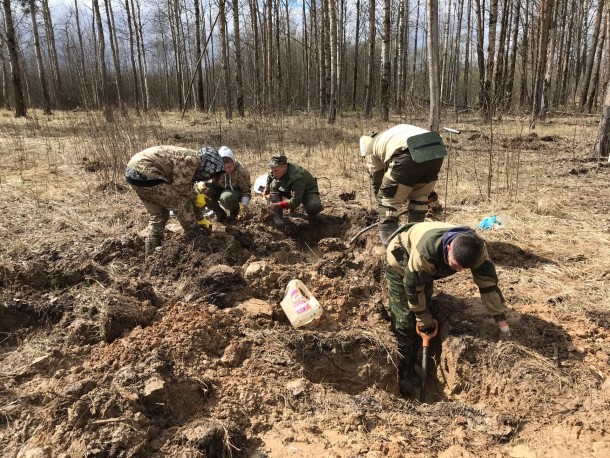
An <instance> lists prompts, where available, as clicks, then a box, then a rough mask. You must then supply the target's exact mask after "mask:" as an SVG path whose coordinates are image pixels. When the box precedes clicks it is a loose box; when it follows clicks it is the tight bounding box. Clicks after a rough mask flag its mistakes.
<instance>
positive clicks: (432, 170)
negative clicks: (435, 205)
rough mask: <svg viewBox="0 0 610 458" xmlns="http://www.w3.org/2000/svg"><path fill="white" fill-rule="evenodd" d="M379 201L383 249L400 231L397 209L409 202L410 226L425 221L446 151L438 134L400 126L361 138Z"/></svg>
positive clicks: (362, 149) (408, 126)
mask: <svg viewBox="0 0 610 458" xmlns="http://www.w3.org/2000/svg"><path fill="white" fill-rule="evenodd" d="M360 155H361V156H363V157H364V158H365V162H366V166H367V169H368V172H369V175H370V178H371V184H372V186H373V190H374V192H375V197H376V198H377V204H378V212H379V236H380V238H381V242H382V243H383V245H384V246H387V238H388V237H389V236H390V235H391V234H392V233H393V232H394V231H395V230H396V229H398V207H399V206H400V205H402V204H403V203H404V202H406V201H407V200H408V201H409V207H408V218H409V222H410V223H417V222H422V221H424V219H425V217H426V212H427V211H428V204H429V203H430V199H433V196H436V193H435V192H434V187H435V185H436V181H437V180H438V174H439V171H440V169H441V166H442V165H443V158H444V156H446V155H447V150H446V149H445V146H444V145H443V141H442V140H441V137H440V135H439V134H438V132H430V131H428V130H426V129H422V128H421V127H417V126H413V125H410V124H399V125H397V126H394V127H392V128H391V129H388V130H386V131H384V132H381V133H377V132H371V133H370V134H368V135H363V136H362V137H360Z"/></svg>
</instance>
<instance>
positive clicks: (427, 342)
mask: <svg viewBox="0 0 610 458" xmlns="http://www.w3.org/2000/svg"><path fill="white" fill-rule="evenodd" d="M415 330H416V331H417V335H419V337H421V340H422V346H423V347H428V346H429V345H430V340H431V339H433V338H434V337H436V334H438V321H437V320H434V331H432V332H431V333H429V334H426V333H425V332H422V330H421V329H419V326H418V325H417V324H415Z"/></svg>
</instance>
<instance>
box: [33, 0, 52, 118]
mask: <svg viewBox="0 0 610 458" xmlns="http://www.w3.org/2000/svg"><path fill="white" fill-rule="evenodd" d="M28 5H29V8H30V17H31V18H32V34H33V35H34V52H35V54H36V64H37V66H38V79H39V80H40V88H41V92H42V111H43V113H44V114H46V115H50V114H52V113H51V101H50V100H49V86H48V84H47V75H46V73H45V69H44V63H43V62H42V51H41V50H40V35H39V34H38V22H37V21H36V2H35V1H34V0H28Z"/></svg>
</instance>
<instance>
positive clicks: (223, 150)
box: [218, 146, 235, 173]
mask: <svg viewBox="0 0 610 458" xmlns="http://www.w3.org/2000/svg"><path fill="white" fill-rule="evenodd" d="M218 154H220V157H221V158H222V160H223V162H224V164H225V172H227V173H232V172H233V170H235V154H233V151H231V150H230V149H229V148H227V147H226V146H221V147H220V148H219V149H218Z"/></svg>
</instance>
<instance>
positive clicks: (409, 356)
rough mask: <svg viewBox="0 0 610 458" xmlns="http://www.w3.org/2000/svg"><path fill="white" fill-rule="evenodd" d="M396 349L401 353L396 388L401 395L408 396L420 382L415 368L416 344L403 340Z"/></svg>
mask: <svg viewBox="0 0 610 458" xmlns="http://www.w3.org/2000/svg"><path fill="white" fill-rule="evenodd" d="M398 350H399V351H400V353H401V354H402V355H403V358H402V360H401V361H400V365H399V367H398V389H399V390H400V394H402V395H403V396H410V395H412V394H413V392H414V391H415V389H416V388H419V384H420V383H421V379H420V378H419V376H418V375H417V371H416V370H415V362H416V361H417V350H418V345H417V344H416V343H415V342H411V343H409V342H405V343H402V344H399V346H398Z"/></svg>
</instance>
